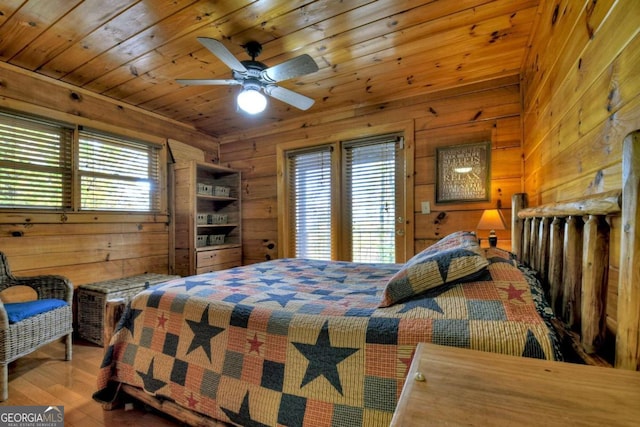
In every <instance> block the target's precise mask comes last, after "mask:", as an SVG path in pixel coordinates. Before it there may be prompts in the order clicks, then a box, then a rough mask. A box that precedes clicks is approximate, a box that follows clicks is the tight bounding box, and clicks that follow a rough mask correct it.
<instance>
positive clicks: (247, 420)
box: [220, 391, 267, 427]
mask: <svg viewBox="0 0 640 427" xmlns="http://www.w3.org/2000/svg"><path fill="white" fill-rule="evenodd" d="M220 409H222V411H223V412H224V413H225V414H226V415H227V417H229V419H230V420H231V422H233V423H235V424H238V425H241V426H246V427H267V425H266V424H262V423H260V422H258V421H254V420H252V419H251V414H250V413H249V392H248V391H247V392H246V393H245V395H244V398H243V399H242V405H240V410H239V411H238V412H233V411H232V410H231V409H227V408H220Z"/></svg>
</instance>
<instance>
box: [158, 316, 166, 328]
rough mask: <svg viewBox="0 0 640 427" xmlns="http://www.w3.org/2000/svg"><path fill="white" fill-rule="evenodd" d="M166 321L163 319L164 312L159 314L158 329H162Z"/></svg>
mask: <svg viewBox="0 0 640 427" xmlns="http://www.w3.org/2000/svg"><path fill="white" fill-rule="evenodd" d="M167 320H168V319H167V318H166V317H164V312H162V313H160V316H158V327H159V328H162V329H164V328H165V324H166V323H167Z"/></svg>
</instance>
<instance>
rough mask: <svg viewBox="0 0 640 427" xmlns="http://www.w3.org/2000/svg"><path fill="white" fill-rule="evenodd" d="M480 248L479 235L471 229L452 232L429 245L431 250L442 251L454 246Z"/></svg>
mask: <svg viewBox="0 0 640 427" xmlns="http://www.w3.org/2000/svg"><path fill="white" fill-rule="evenodd" d="M469 247H472V248H479V247H480V245H479V244H478V236H476V235H475V233H473V232H471V231H456V232H454V233H451V234H449V235H447V236H445V237H443V238H442V239H440V240H438V241H437V242H436V243H434V244H433V245H431V246H429V247H428V248H427V250H429V251H442V250H446V249H454V248H469Z"/></svg>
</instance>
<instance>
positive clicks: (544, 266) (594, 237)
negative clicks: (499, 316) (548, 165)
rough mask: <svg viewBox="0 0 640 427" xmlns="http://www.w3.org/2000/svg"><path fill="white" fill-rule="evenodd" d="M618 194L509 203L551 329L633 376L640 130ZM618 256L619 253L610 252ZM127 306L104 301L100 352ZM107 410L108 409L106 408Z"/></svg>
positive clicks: (638, 351)
mask: <svg viewBox="0 0 640 427" xmlns="http://www.w3.org/2000/svg"><path fill="white" fill-rule="evenodd" d="M623 144H624V145H623V159H622V188H621V189H620V190H615V191H610V192H606V193H599V194H594V195H592V196H587V197H584V198H580V199H575V200H569V201H565V202H558V203H551V204H546V205H540V206H536V207H531V208H527V207H526V205H527V197H526V194H516V195H514V196H513V199H512V221H511V222H512V228H511V242H512V251H513V252H514V253H515V254H516V255H517V256H518V259H519V260H521V261H522V262H523V263H525V264H528V265H530V266H531V267H532V268H534V269H535V270H537V271H538V272H539V273H540V277H541V279H542V282H543V285H545V286H546V289H547V291H548V293H549V296H550V299H551V304H552V306H553V307H552V308H553V309H554V312H555V313H556V316H557V317H558V320H557V321H556V322H555V324H554V326H555V327H556V329H557V330H558V332H559V334H560V336H561V338H562V339H563V341H565V343H566V344H567V345H568V347H569V348H570V349H573V351H574V353H575V354H576V355H577V356H578V357H580V359H581V360H582V361H584V362H585V363H587V364H593V365H600V366H612V365H613V366H615V367H616V368H623V369H630V370H638V368H639V367H640V336H639V334H640V236H639V233H640V229H638V224H640V213H639V210H638V204H639V203H638V202H639V200H638V199H639V192H640V131H636V132H634V133H631V134H629V135H628V136H627V137H626V138H625V140H624V143H623ZM614 216H621V220H620V224H621V230H619V231H618V230H616V231H617V233H613V234H617V235H619V240H620V245H619V253H620V260H619V274H618V278H619V282H618V309H617V319H616V322H615V325H614V326H615V328H614V329H615V331H614V332H615V362H614V363H611V362H610V361H608V360H607V359H606V358H604V357H602V356H601V355H600V354H599V351H600V350H601V348H602V345H603V343H604V341H605V336H606V331H607V324H606V296H607V286H608V281H609V279H608V272H609V269H610V262H609V254H610V251H609V249H610V244H609V238H610V236H611V234H612V233H611V226H610V219H611V217H614ZM611 252H614V253H617V252H618V251H611ZM123 308H124V302H122V301H120V302H118V301H108V302H107V305H106V308H105V322H104V324H105V346H108V343H109V339H110V337H111V335H112V333H113V328H114V326H115V325H116V324H117V319H118V318H119V317H120V316H121V315H122V309H123ZM120 390H121V391H122V392H123V394H125V395H129V396H131V397H133V398H135V399H137V400H139V401H141V402H143V403H144V404H146V405H149V406H150V407H152V408H155V409H157V410H159V411H161V412H163V413H166V414H168V415H170V416H172V417H174V418H176V419H178V420H180V421H181V422H183V423H186V424H188V425H191V426H210V427H214V426H216V427H224V426H227V424H225V423H223V422H220V421H217V420H214V419H212V418H209V417H207V416H204V415H201V414H199V413H196V412H193V411H190V410H188V409H186V408H183V407H181V406H178V405H176V404H175V403H173V402H172V401H168V400H161V399H157V398H155V397H153V396H151V395H149V394H147V393H145V392H144V391H142V390H140V389H138V388H136V387H132V386H129V385H126V384H125V385H121V388H120ZM103 407H104V408H105V409H107V410H108V409H112V408H113V407H114V405H113V404H110V405H103Z"/></svg>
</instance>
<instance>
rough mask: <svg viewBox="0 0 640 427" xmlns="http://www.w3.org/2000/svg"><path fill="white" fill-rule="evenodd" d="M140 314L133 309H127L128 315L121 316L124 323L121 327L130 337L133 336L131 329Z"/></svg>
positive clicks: (140, 311) (139, 311)
mask: <svg viewBox="0 0 640 427" xmlns="http://www.w3.org/2000/svg"><path fill="white" fill-rule="evenodd" d="M141 314H142V310H137V309H135V308H131V307H129V315H128V316H126V315H125V316H123V318H124V321H123V322H122V327H123V328H125V329H128V330H129V332H131V336H133V332H134V330H133V328H134V327H135V322H136V318H137V317H138V316H140V315H141Z"/></svg>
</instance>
